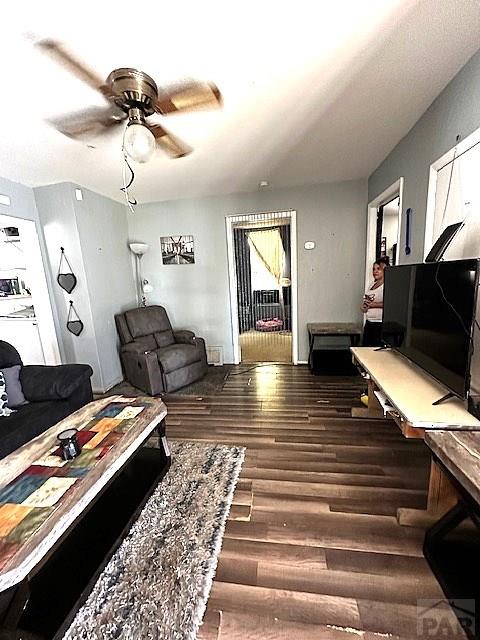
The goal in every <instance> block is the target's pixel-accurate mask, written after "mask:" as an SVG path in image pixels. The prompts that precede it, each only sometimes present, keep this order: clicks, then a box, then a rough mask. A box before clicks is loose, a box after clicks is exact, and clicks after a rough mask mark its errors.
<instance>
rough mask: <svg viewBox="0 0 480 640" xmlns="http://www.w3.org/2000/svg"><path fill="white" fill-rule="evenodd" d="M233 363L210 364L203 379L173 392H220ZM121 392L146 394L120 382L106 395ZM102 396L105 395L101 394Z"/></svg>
mask: <svg viewBox="0 0 480 640" xmlns="http://www.w3.org/2000/svg"><path fill="white" fill-rule="evenodd" d="M232 368H233V365H232V364H224V365H222V366H219V367H214V366H209V367H208V371H207V374H206V375H205V376H204V377H203V378H202V379H201V380H197V382H192V384H189V385H187V386H186V387H182V388H181V389H178V390H177V391H173V392H172V393H173V394H175V395H179V396H213V395H216V394H217V393H219V392H220V391H221V390H222V389H223V385H224V384H225V380H226V379H227V377H228V374H229V372H230V371H231V370H232ZM114 394H120V395H124V396H141V395H145V394H144V392H143V391H140V389H137V388H135V387H132V385H131V384H129V383H128V382H125V381H123V382H120V383H119V384H117V385H115V386H114V387H113V389H109V391H108V393H106V394H104V395H105V396H106V395H109V396H111V395H114ZM99 397H100V398H102V397H103V395H102V396H99Z"/></svg>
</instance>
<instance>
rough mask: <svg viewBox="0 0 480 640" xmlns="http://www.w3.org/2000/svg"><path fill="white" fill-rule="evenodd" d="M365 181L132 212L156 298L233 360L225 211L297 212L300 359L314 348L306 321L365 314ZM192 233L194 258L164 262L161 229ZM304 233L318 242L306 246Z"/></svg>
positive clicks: (132, 230)
mask: <svg viewBox="0 0 480 640" xmlns="http://www.w3.org/2000/svg"><path fill="white" fill-rule="evenodd" d="M366 196H367V194H366V182H365V181H362V180H360V181H350V182H340V183H328V184H320V185H310V186H302V187H295V188H288V189H276V190H271V189H268V190H264V191H258V192H255V193H242V194H233V195H229V196H217V197H209V198H200V199H194V200H177V201H169V202H158V203H149V204H145V205H141V206H138V207H137V209H136V213H135V214H133V215H132V214H129V215H128V225H129V236H130V240H131V241H134V240H135V241H137V242H146V243H148V244H149V245H150V249H149V251H148V252H147V253H146V254H145V256H144V258H143V259H142V270H143V276H144V277H146V278H147V279H148V280H149V281H150V282H151V283H152V285H153V286H154V292H153V293H152V294H150V295H149V296H148V300H149V303H150V304H162V305H164V306H165V307H166V308H167V311H168V313H169V315H170V319H171V321H172V324H173V325H174V327H176V328H191V329H193V330H195V331H196V332H197V333H198V334H199V335H201V336H204V337H205V338H206V340H207V344H209V345H215V346H217V345H221V346H223V348H224V354H225V361H226V362H232V360H233V343H232V328H231V319H230V299H229V282H228V265H227V243H226V230H225V217H226V216H228V215H235V214H246V213H254V212H264V211H281V210H285V209H295V210H296V211H297V241H298V314H299V324H298V328H299V358H300V360H306V359H307V354H308V345H307V335H306V324H307V322H321V321H345V322H347V321H354V320H360V318H361V314H360V311H359V304H360V301H361V298H362V295H363V270H364V262H365V233H366V230H365V229H366V216H365V202H366ZM182 234H185V235H190V234H192V235H193V236H194V241H195V264H194V265H162V260H161V255H160V236H164V235H182ZM306 240H313V241H315V243H316V248H315V249H314V250H313V251H312V250H311V251H306V250H305V249H304V248H303V245H304V242H305V241H306Z"/></svg>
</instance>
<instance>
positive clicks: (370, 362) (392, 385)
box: [351, 347, 480, 526]
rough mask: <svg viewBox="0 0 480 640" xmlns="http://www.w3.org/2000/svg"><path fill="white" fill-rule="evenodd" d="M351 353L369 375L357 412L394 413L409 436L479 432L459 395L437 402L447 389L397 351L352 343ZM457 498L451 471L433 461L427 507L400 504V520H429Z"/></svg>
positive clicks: (354, 412) (411, 522) (414, 523)
mask: <svg viewBox="0 0 480 640" xmlns="http://www.w3.org/2000/svg"><path fill="white" fill-rule="evenodd" d="M351 352H352V356H353V360H354V362H355V363H356V364H357V365H358V366H359V367H360V368H361V369H362V370H363V371H364V372H365V373H366V374H367V379H368V408H366V407H365V408H354V409H352V415H353V416H355V417H363V418H370V419H372V418H373V419H385V417H389V418H392V419H393V420H394V421H395V422H396V424H397V425H398V426H399V428H400V429H401V431H402V433H403V435H404V436H405V437H406V438H421V439H425V437H426V434H427V433H432V432H434V431H438V430H443V431H445V430H447V431H448V430H452V431H455V432H464V431H480V421H479V420H478V419H477V418H475V416H473V415H472V414H471V413H469V412H468V411H467V409H466V408H465V407H464V405H463V403H462V401H461V400H459V399H458V398H450V399H449V400H446V401H445V402H442V404H440V405H433V404H432V403H433V402H435V401H436V400H438V399H439V398H441V397H442V396H444V395H445V393H446V392H447V391H448V389H446V388H445V387H443V386H442V385H441V384H440V383H438V382H436V381H435V380H433V379H432V378H431V377H430V376H429V375H428V374H427V373H425V371H423V369H421V368H420V367H418V366H416V365H415V364H413V363H412V362H410V361H409V360H408V359H407V358H405V357H404V356H402V355H401V354H399V353H398V352H396V351H391V350H383V351H379V350H377V349H375V348H373V347H352V348H351ZM479 437H480V436H479ZM456 500H457V492H456V490H455V489H454V487H453V485H452V483H451V482H450V480H449V478H448V476H447V475H446V474H445V472H444V471H443V469H442V468H441V467H440V466H439V465H437V464H436V463H435V462H434V461H433V460H432V463H431V470H430V482H429V489H428V505H427V510H426V511H421V510H418V509H405V508H401V509H399V510H398V512H397V519H398V521H399V522H400V524H404V525H412V526H418V525H419V524H422V525H426V524H430V523H432V522H434V521H436V520H438V518H439V517H440V516H441V515H443V514H444V513H445V512H446V511H448V510H449V509H450V508H451V507H452V506H453V505H454V504H455V503H456Z"/></svg>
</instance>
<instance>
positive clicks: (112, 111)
mask: <svg viewBox="0 0 480 640" xmlns="http://www.w3.org/2000/svg"><path fill="white" fill-rule="evenodd" d="M126 117H127V115H126V114H125V113H123V111H122V110H121V109H118V108H117V107H116V106H115V105H111V106H110V107H107V108H101V107H91V108H89V109H83V110H81V111H76V112H74V113H69V114H67V115H64V116H59V117H58V118H52V119H50V120H48V122H49V123H50V124H51V125H52V126H53V127H55V129H57V130H58V131H60V133H63V134H64V135H65V136H68V137H69V138H75V139H81V138H83V137H84V136H86V135H88V134H90V135H98V134H101V133H106V132H107V131H109V130H111V129H112V128H113V127H114V126H115V125H117V124H120V123H121V122H123V121H124V120H125V119H126Z"/></svg>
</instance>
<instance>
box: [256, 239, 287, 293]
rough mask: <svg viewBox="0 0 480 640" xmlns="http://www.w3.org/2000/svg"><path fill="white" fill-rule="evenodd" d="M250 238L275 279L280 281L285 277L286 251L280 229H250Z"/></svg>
mask: <svg viewBox="0 0 480 640" xmlns="http://www.w3.org/2000/svg"><path fill="white" fill-rule="evenodd" d="M248 238H249V240H250V242H251V243H252V244H253V246H254V247H255V249H256V251H257V253H258V255H259V256H260V258H261V259H262V261H263V263H264V264H265V266H266V267H267V269H268V270H269V271H270V273H271V274H272V275H273V276H274V278H275V280H276V281H277V282H278V283H280V279H281V278H282V277H283V267H284V263H285V252H284V250H283V244H282V238H281V236H280V232H279V230H278V229H266V230H263V229H262V230H261V231H249V233H248Z"/></svg>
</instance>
